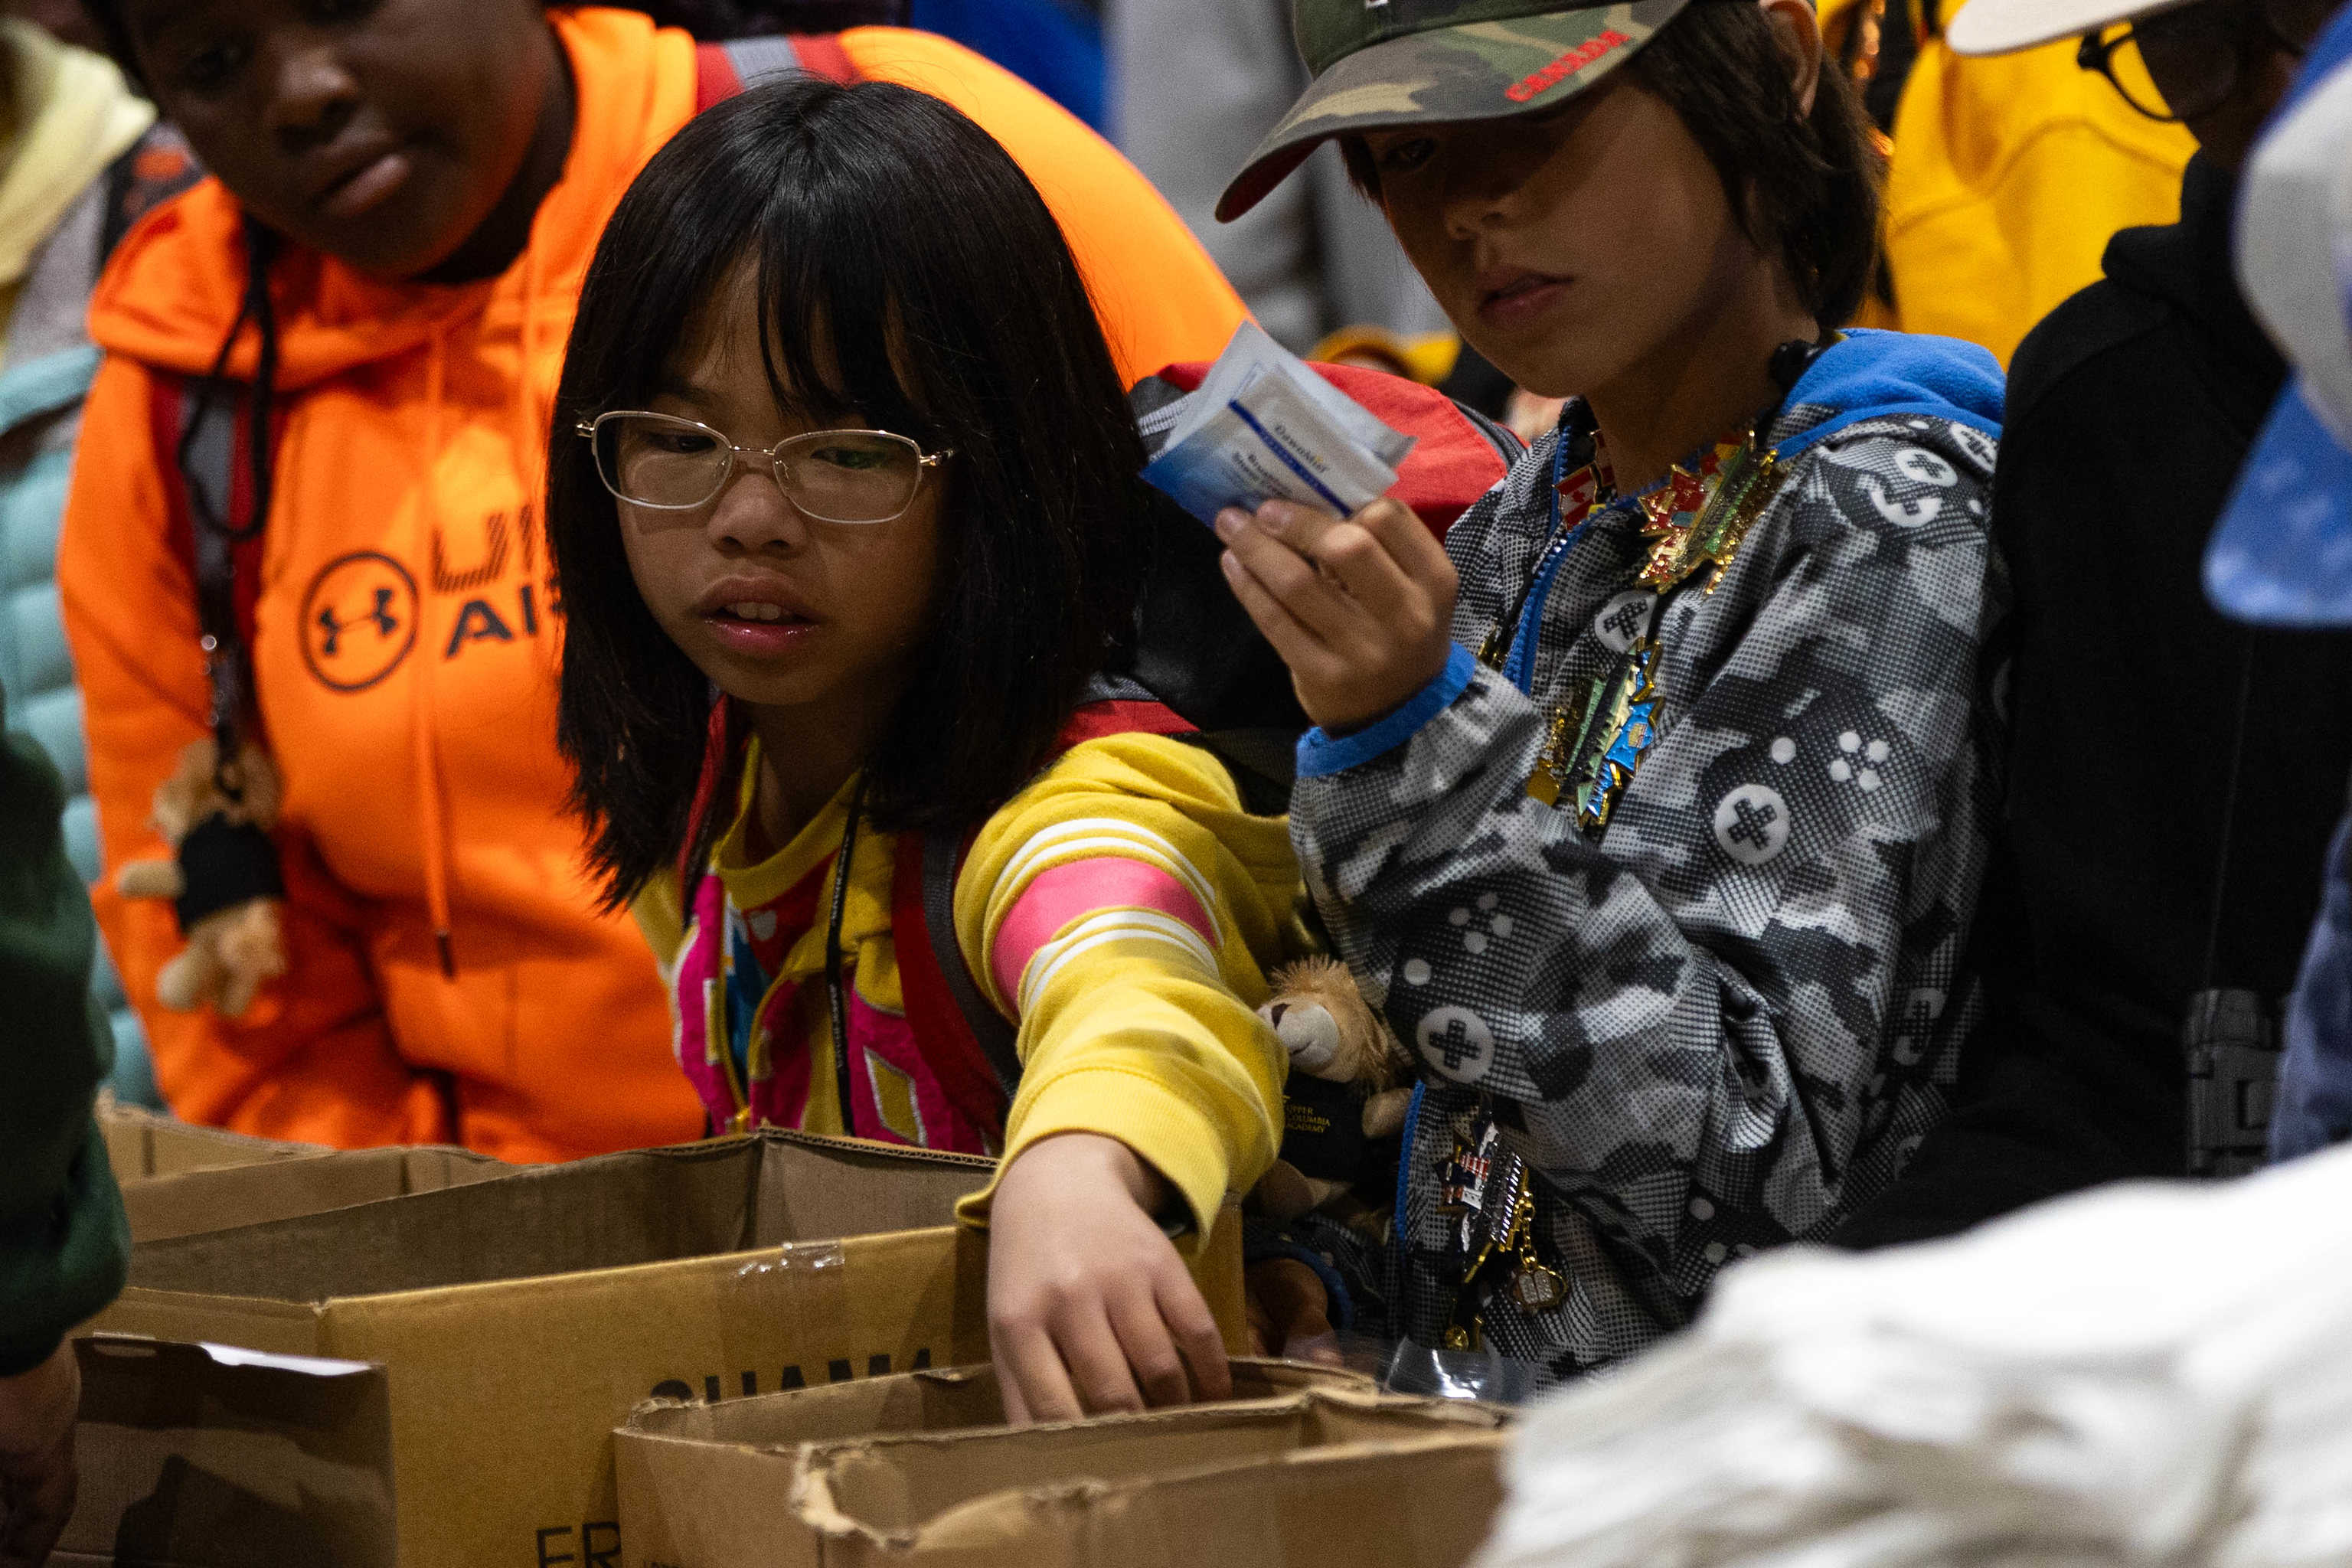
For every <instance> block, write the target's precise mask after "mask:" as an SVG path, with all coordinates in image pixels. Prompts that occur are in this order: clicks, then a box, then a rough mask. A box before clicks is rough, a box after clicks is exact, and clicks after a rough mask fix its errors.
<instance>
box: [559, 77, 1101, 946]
mask: <svg viewBox="0 0 2352 1568" xmlns="http://www.w3.org/2000/svg"><path fill="white" fill-rule="evenodd" d="M738 268H751V269H753V270H752V276H753V278H754V280H755V293H756V298H757V300H758V309H759V327H760V331H761V341H762V342H763V343H764V344H765V345H766V348H765V358H766V362H767V371H768V377H769V381H770V384H772V386H773V387H774V388H775V389H776V393H777V397H778V400H779V402H780V404H782V405H786V406H790V407H793V408H795V409H796V410H803V411H805V412H806V413H807V414H808V415H809V416H812V417H813V418H815V419H818V420H822V421H825V422H832V421H835V420H838V421H840V422H841V423H843V424H854V425H857V426H871V427H876V428H880V429H886V430H894V431H897V432H898V433H899V434H900V435H904V436H908V437H913V438H914V439H915V440H916V441H918V442H919V443H920V444H921V445H922V447H923V448H924V449H925V450H927V451H940V450H943V449H948V448H952V449H953V450H954V452H955V454H956V455H955V456H954V457H953V458H950V459H949V461H948V462H947V463H946V464H944V465H942V467H941V468H939V469H936V470H933V472H934V473H935V474H936V475H940V476H943V478H944V482H945V483H946V485H947V486H948V489H947V492H946V497H945V501H944V504H943V506H942V508H941V511H940V561H939V564H938V570H937V574H936V576H935V578H934V584H935V586H934V590H933V595H932V603H931V606H930V611H929V623H928V626H927V627H926V630H925V632H924V634H923V635H924V646H923V647H921V648H920V649H919V652H918V654H917V656H916V658H915V661H914V670H915V673H914V678H913V684H912V686H911V687H910V688H909V689H908V691H907V692H906V694H905V695H904V696H903V698H901V699H900V700H899V702H898V706H897V709H896V710H895V711H893V712H892V713H891V715H890V716H889V719H888V721H887V723H886V725H885V727H884V730H883V732H882V734H881V737H880V739H879V741H878V742H877V743H876V745H875V748H874V750H873V752H871V753H870V754H869V755H868V757H867V758H866V770H865V776H866V795H865V800H866V816H867V817H868V818H869V819H870V820H871V821H872V822H873V824H874V825H875V826H877V828H880V829H882V830H884V831H890V832H899V831H908V830H913V829H922V828H931V827H942V826H953V827H957V828H962V827H968V826H975V825H977V824H978V823H980V822H982V821H984V820H985V819H986V818H987V816H988V815H989V813H991V812H992V811H993V810H994V809H995V808H996V807H997V806H998V805H1001V804H1002V803H1003V801H1005V800H1006V799H1008V798H1010V797H1011V796H1012V795H1013V794H1015V793H1016V792H1017V791H1018V790H1019V789H1020V788H1021V786H1022V785H1023V784H1024V783H1025V782H1026V781H1027V780H1028V779H1029V778H1030V777H1031V776H1032V775H1033V774H1034V773H1035V771H1036V770H1037V768H1038V767H1039V766H1040V765H1041V764H1042V763H1044V762H1045V758H1046V756H1047V755H1048V752H1049V751H1050V749H1051V747H1052V744H1053V742H1054V738H1055V734H1056V733H1057V731H1059V730H1060V728H1061V726H1062V724H1063V722H1064V721H1065V720H1066V718H1067V716H1068V714H1069V712H1070V710H1071V709H1072V708H1073V707H1074V706H1076V701H1077V700H1078V698H1079V696H1080V695H1081V693H1082V691H1083V690H1084V689H1085V686H1086V683H1087V679H1088V678H1089V677H1091V676H1092V675H1094V674H1095V673H1096V672H1097V671H1098V670H1101V669H1103V668H1106V667H1116V665H1117V664H1118V662H1120V660H1121V659H1122V658H1124V657H1125V652H1124V650H1125V649H1126V647H1127V646H1128V644H1129V641H1130V640H1131V638H1132V635H1133V627H1134V624H1135V601H1136V594H1137V580H1136V579H1137V572H1138V564H1139V561H1140V559H1141V558H1142V555H1143V553H1144V551H1143V546H1142V542H1141V541H1142V534H1141V528H1142V522H1141V519H1142V517H1143V513H1144V506H1145V504H1146V503H1145V501H1144V500H1143V497H1142V493H1141V492H1142V481H1141V480H1140V479H1139V478H1138V477H1137V476H1138V473H1139V470H1140V468H1142V466H1143V447H1142V441H1141V438H1140V437H1139V436H1138V435H1137V433H1136V428H1135V423H1134V418H1133V416H1132V415H1131V414H1130V413H1129V407H1128V403H1127V398H1126V395H1125V392H1124V389H1123V388H1122V387H1121V385H1120V383H1119V379H1118V371H1117V369H1116V367H1115V366H1114V365H1113V363H1112V361H1111V355H1110V350H1109V348H1108V346H1107V345H1106V344H1105V343H1104V342H1103V336H1102V330H1101V328H1100V327H1099V326H1098V325H1097V323H1096V320H1095V314H1094V308H1093V305H1092V304H1091V302H1090V301H1089V300H1088V299H1087V289H1086V284H1085V281H1084V279H1082V278H1081V277H1080V275H1079V272H1078V268H1077V264H1076V261H1074V260H1073V259H1072V258H1071V256H1070V251H1069V247H1068V246H1067V245H1066V244H1065V243H1064V241H1063V238H1062V232H1061V230H1060V228H1059V227H1058V226H1056V225H1055V221H1054V217H1053V215H1052V214H1051V213H1050V212H1048V211H1047V210H1046V207H1045V202H1044V200H1043V199H1042V198H1041V197H1039V195H1038V194H1037V191H1036V187H1035V186H1034V185H1032V184H1030V183H1029V180H1028V177H1027V176H1026V175H1024V174H1023V173H1022V172H1021V169H1020V167H1019V165H1017V164H1016V163H1013V159H1012V157H1011V155H1010V154H1008V153H1006V152H1005V151H1004V149H1003V148H1002V147H1000V146H999V145H998V144H997V143H996V142H995V141H994V140H992V138H991V137H990V136H989V135H988V133H987V132H984V131H982V129H981V128H980V127H979V126H977V125H975V124H973V123H972V122H971V121H970V120H968V119H966V118H965V117H964V116H963V115H962V114H961V112H959V111H958V110H955V109H953V108H951V107H950V106H949V105H948V104H946V103H943V102H941V101H940V100H938V99H935V98H931V97H929V96H928V95H926V94H923V93H919V92H915V91H912V90H910V89H906V88H902V87H898V86H894V85H891V84H888V83H883V82H866V83H859V84H857V85H855V86H839V85H836V84H834V83H831V82H826V81H822V80H817V79H811V78H788V79H783V80H781V81H779V82H776V83H773V84H771V85H767V86H762V87H759V88H755V89H751V91H748V92H745V93H743V94H741V95H740V96H739V97H737V98H734V99H731V100H728V101H727V102H725V103H722V104H720V105H719V106H718V107H716V108H714V109H712V110H709V111H708V112H707V113H704V114H703V115H701V116H700V117H698V119H696V120H694V121H690V122H689V123H688V125H687V126H686V128H685V129H684V130H682V131H680V132H678V134H677V137H676V138H674V139H673V140H672V141H671V142H670V143H669V144H668V145H667V147H665V148H664V149H663V150H662V151H661V152H660V153H657V154H656V156H655V157H654V159H653V161H652V162H651V163H648V164H646V168H645V171H644V172H643V173H642V174H639V175H638V176H637V178H636V181H635V184H632V185H631V186H630V187H629V190H628V194H627V195H625V196H624V197H623V198H622V200H621V204H620V206H619V207H618V209H617V210H616V211H615V212H614V215H613V220H612V222H611V224H610V225H609V226H607V227H606V228H605V230H604V237H603V239H602V240H601V241H600V242H599V243H598V245H597V247H596V255H595V259H594V260H593V262H592V263H591V264H590V267H589V269H588V277H587V281H586V284H585V287H584V288H583V289H582V291H581V296H580V309H579V314H578V316H577V317H576V318H575V320H574V322H573V325H572V340H571V343H570V347H569V350H568V352H567V353H566V355H565V358H564V363H563V380H562V386H561V388H560V390H559V391H558V394H557V398H556V426H555V429H556V434H555V437H554V440H553V443H552V448H551V454H550V457H549V461H548V476H547V531H548V538H549V542H550V547H551V559H552V561H553V563H554V567H555V576H556V587H557V591H558V593H559V595H560V596H561V599H562V606H563V613H564V621H565V629H564V644H563V659H562V674H561V679H560V690H559V698H558V708H557V717H556V739H557V742H558V744H559V745H560V746H561V748H562V752H563V754H564V756H565V757H566V758H567V759H568V760H569V761H570V762H571V763H572V767H573V769H574V770H575V777H574V781H573V785H572V805H573V806H574V808H575V809H576V810H578V811H579V812H580V813H581V814H582V815H583V816H584V817H585V818H586V819H587V821H588V823H589V826H590V829H591V833H592V839H593V842H592V846H591V850H590V859H591V863H592V864H593V867H594V868H595V869H596V870H597V872H598V873H599V874H600V876H601V877H602V879H603V881H604V897H605V900H606V901H607V902H608V903H611V904H619V903H622V902H624V901H625V900H628V899H629V898H631V897H632V896H633V895H634V894H635V891H636V890H637V889H639V888H641V887H642V886H644V884H645V882H646V879H648V878H650V877H651V876H652V875H654V874H655V873H656V871H659V870H661V869H662V868H665V867H666V866H667V865H669V864H670V863H671V862H672V859H673V858H674V857H676V856H677V855H678V854H679V853H680V851H681V850H685V851H688V853H689V854H690V855H691V856H692V857H693V858H694V859H695V860H697V861H698V860H699V858H701V857H702V856H703V855H704V854H707V853H708V849H709V842H710V840H711V839H712V837H714V836H715V832H716V829H717V828H718V827H721V826H724V822H723V821H715V822H706V823H703V824H700V825H698V832H697V835H696V836H697V837H698V840H699V842H698V843H696V844H693V845H688V843H687V842H686V840H687V837H688V832H689V822H688V817H689V816H690V814H691V812H692V805H693V800H694V796H695V786H696V783H697V781H698V777H699V774H700V770H701V766H702V761H703V754H704V751H705V748H706V737H707V734H708V731H709V723H710V714H711V708H712V693H711V688H710V684H709V680H708V679H706V678H705V677H704V675H703V673H702V671H701V670H700V669H698V668H697V667H696V666H695V665H694V664H693V662H692V661H691V660H689V659H688V658H687V656H686V655H685V654H684V653H682V652H680V651H679V649H678V647H677V645H676V644H675V643H673V642H671V640H670V639H669V637H667V635H666V634H665V633H664V632H663V631H662V629H661V627H660V626H659V625H658V624H656V621H655V620H654V617H653V615H652V613H651V612H650V611H649V610H647V609H646V605H645V602H644V600H643V599H642V598H641V597H640V596H639V595H638V593H637V586H636V583H635V578H634V577H633V576H632V575H631V574H630V570H629V563H628V560H627V557H626V555H625V552H624V547H623V543H622V538H621V523H620V518H619V515H618V512H617V510H616V508H615V505H614V500H613V497H612V495H611V494H610V493H609V492H608V491H607V490H606V489H604V485H603V484H602V482H600V481H599V480H598V479H597V477H596V468H595V463H594V458H593V454H592V453H591V451H590V448H589V443H588V442H586V441H584V440H582V439H580V438H579V437H577V436H575V435H574V434H573V428H574V426H575V423H576V422H577V421H580V420H583V419H589V418H593V416H596V415H597V414H599V413H602V412H604V411H605V410H607V409H613V408H627V407H635V406H642V405H644V403H645V401H646V397H647V396H648V395H649V389H650V387H651V384H653V382H654V381H655V379H656V377H657V376H658V375H659V374H660V373H661V371H662V369H663V368H664V366H665V364H666V363H667V362H668V361H669V359H670V357H671V355H672V354H673V353H676V352H677V350H678V348H679V346H680V344H681V343H682V342H683V341H684V340H686V338H687V337H688V334H689V332H691V331H693V330H694V329H695V328H696V326H697V325H698V317H699V313H700V312H701V311H702V310H704V309H706V308H708V306H709V302H710V301H711V300H714V299H715V298H717V297H718V296H719V294H720V292H721V290H722V289H723V288H724V287H725V286H726V285H727V284H728V283H729V281H730V279H733V278H734V277H735V276H736V275H737V269H738ZM819 345H824V350H825V351H827V352H820V348H819ZM787 389H789V392H788V391H787ZM927 482H931V481H927ZM730 706H731V705H730ZM730 782H731V781H730ZM718 798H719V802H720V807H719V809H715V810H712V811H710V812H709V813H707V814H706V815H707V816H709V817H710V818H714V819H723V818H725V817H726V816H729V815H730V814H729V812H728V811H727V810H726V809H725V803H726V802H727V801H728V800H729V799H730V798H731V797H729V796H726V795H720V796H719V797H718Z"/></svg>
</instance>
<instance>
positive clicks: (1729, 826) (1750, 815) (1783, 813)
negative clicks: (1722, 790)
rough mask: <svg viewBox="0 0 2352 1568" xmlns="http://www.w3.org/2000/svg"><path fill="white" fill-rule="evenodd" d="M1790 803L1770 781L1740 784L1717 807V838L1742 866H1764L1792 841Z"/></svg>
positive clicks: (1725, 851)
mask: <svg viewBox="0 0 2352 1568" xmlns="http://www.w3.org/2000/svg"><path fill="white" fill-rule="evenodd" d="M1789 826H1790V824H1789V803H1788V802H1787V801H1785V800H1783V799H1782V798H1780V791H1779V790H1776V789H1774V788H1772V787H1771V786H1770V785H1769V784H1741V785H1740V786H1739V787H1738V789H1736V790H1733V791H1732V792H1731V793H1730V794H1729V795H1725V796H1724V797H1723V801H1722V803H1721V804H1720V805H1717V807H1716V808H1715V841H1716V843H1717V844H1718V845H1720V846H1722V848H1723V852H1724V853H1725V854H1727V855H1728V856H1730V857H1731V858H1733V859H1734V860H1737V861H1738V862H1739V863H1740V864H1741V865H1743V866H1761V865H1762V864H1764V862H1765V861H1767V860H1769V859H1771V858H1773V857H1774V856H1775V855H1778V854H1779V853H1780V851H1781V850H1782V849H1783V848H1785V847H1787V845H1788V842H1789Z"/></svg>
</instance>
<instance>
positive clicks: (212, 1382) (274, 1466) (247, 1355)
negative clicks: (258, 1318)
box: [52, 1334, 394, 1568]
mask: <svg viewBox="0 0 2352 1568" xmlns="http://www.w3.org/2000/svg"><path fill="white" fill-rule="evenodd" d="M74 1348H75V1353H76V1355H77V1357H78V1359H79V1362H80V1364H81V1376H82V1403H81V1416H80V1420H79V1424H78V1426H76V1428H75V1447H76V1451H77V1457H78V1458H79V1463H80V1468H81V1489H80V1493H79V1499H78V1500H77V1504H76V1507H75V1510H74V1516H73V1519H72V1521H70V1522H69V1523H68V1526H67V1528H66V1533H65V1537H64V1539H63V1540H62V1541H61V1542H59V1545H58V1553H57V1555H56V1556H55V1557H54V1558H53V1559H52V1562H54V1563H58V1564H70V1565H75V1568H92V1565H96V1564H121V1568H134V1565H135V1568H281V1565H286V1564H297V1563H321V1564H324V1563H332V1564H335V1565H336V1568H390V1565H391V1563H393V1560H394V1506H393V1474H392V1428H391V1394H390V1392H389V1388H388V1385H387V1382H386V1379H385V1376H384V1372H383V1368H382V1367H376V1366H368V1365H364V1364H362V1363H352V1362H338V1361H320V1360H311V1359H280V1358H273V1357H266V1356H257V1355H254V1354H252V1353H251V1352H243V1351H236V1350H231V1349H228V1348H226V1347H224V1346H219V1345H204V1344H174V1343H169V1342H162V1341H156V1340H148V1339H140V1338H133V1337H131V1336H126V1335H111V1334H106V1335H93V1336H91V1337H89V1338H86V1339H83V1340H81V1341H79V1342H77V1343H76V1345H75V1347H74Z"/></svg>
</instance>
